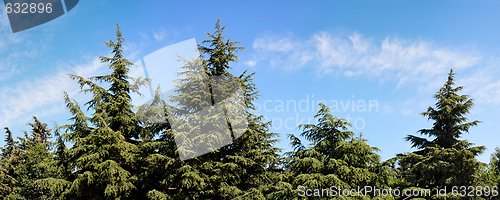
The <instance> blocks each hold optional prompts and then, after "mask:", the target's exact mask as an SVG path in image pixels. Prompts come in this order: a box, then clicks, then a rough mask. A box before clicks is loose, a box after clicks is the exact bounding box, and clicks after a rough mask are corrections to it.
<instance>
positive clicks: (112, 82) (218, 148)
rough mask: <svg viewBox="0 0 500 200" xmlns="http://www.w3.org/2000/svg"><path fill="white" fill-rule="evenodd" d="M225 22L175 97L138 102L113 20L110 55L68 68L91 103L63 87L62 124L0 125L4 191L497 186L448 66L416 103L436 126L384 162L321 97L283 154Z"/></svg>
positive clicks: (494, 162) (73, 195)
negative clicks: (423, 104)
mask: <svg viewBox="0 0 500 200" xmlns="http://www.w3.org/2000/svg"><path fill="white" fill-rule="evenodd" d="M224 31H225V27H224V26H222V25H221V24H220V20H217V22H216V24H215V31H214V32H213V33H208V34H207V36H208V39H207V40H204V41H203V44H201V45H199V49H200V51H201V53H202V55H201V56H200V57H198V58H196V59H194V60H186V61H185V65H184V67H183V71H182V72H181V73H180V74H179V77H180V78H179V79H178V80H177V81H176V95H174V96H170V97H169V100H170V101H171V102H173V103H171V104H170V103H167V102H166V101H165V100H164V99H162V98H161V94H160V92H159V91H160V90H159V89H158V90H157V91H156V93H155V96H154V98H153V99H152V100H151V101H150V102H149V103H147V104H144V105H142V106H139V107H137V108H134V107H133V106H132V104H131V98H130V93H131V92H134V91H135V90H137V87H138V86H139V85H140V83H142V82H143V80H134V79H132V78H131V77H129V75H128V71H129V68H130V66H131V65H132V63H131V62H130V61H129V60H127V59H126V58H125V57H124V52H123V43H124V41H125V40H124V38H123V36H122V33H121V31H120V29H119V28H118V27H117V28H116V40H114V41H108V42H106V45H107V47H109V48H110V49H111V56H110V57H101V61H102V62H103V63H105V64H106V65H107V66H108V67H109V69H110V70H111V72H110V73H109V74H106V75H102V76H95V77H90V78H85V77H80V76H77V75H70V76H71V78H73V79H74V80H75V81H76V82H78V84H79V85H80V87H81V89H82V92H83V93H85V94H90V96H91V100H90V101H88V102H86V103H85V104H84V106H85V108H86V109H82V108H81V107H80V105H79V104H78V102H76V101H75V100H73V99H71V98H70V97H69V95H68V94H64V99H65V102H66V107H67V108H68V111H69V113H70V114H71V118H70V119H69V120H70V123H69V124H67V125H63V126H59V127H55V128H54V130H51V129H49V128H48V126H47V124H45V123H43V122H41V121H40V120H39V119H38V118H36V117H34V122H33V123H30V124H29V125H30V127H31V130H30V131H29V132H26V133H25V134H24V136H23V137H21V138H19V139H14V135H13V133H12V132H11V131H10V130H9V129H8V128H5V144H4V147H3V148H1V154H0V197H1V198H3V199H151V200H166V199H328V198H329V197H324V198H322V197H318V198H315V197H311V198H309V197H300V196H298V194H299V192H300V188H301V187H303V188H307V189H325V188H326V189H328V188H330V187H331V186H336V187H338V188H340V189H354V188H357V187H364V186H371V187H376V188H379V189H384V188H389V187H391V188H398V189H403V188H413V189H421V190H422V189H424V188H432V187H443V186H448V187H449V186H453V185H480V186H490V187H493V186H500V149H497V150H496V152H495V153H494V154H493V155H492V158H491V162H490V164H489V165H486V164H484V163H481V162H478V161H477V160H476V156H477V155H479V154H480V153H482V152H483V151H484V147H482V146H474V145H473V144H471V143H469V142H468V141H466V140H462V139H461V138H460V137H461V135H462V134H463V133H468V132H469V129H470V128H471V127H473V126H476V125H477V124H478V123H479V122H478V121H468V120H467V118H466V117H465V115H466V114H467V113H468V112H469V111H470V109H471V108H472V106H473V103H472V100H471V99H470V98H469V97H468V96H467V95H460V94H458V93H459V92H461V91H462V89H463V88H462V87H455V86H454V73H453V71H450V74H449V77H448V81H447V82H446V83H445V85H444V86H443V87H442V88H441V89H440V90H439V91H438V92H437V93H436V95H435V98H436V100H437V103H436V104H435V106H434V107H429V108H428V110H427V111H426V112H424V113H422V114H423V115H424V116H426V117H428V119H429V120H432V121H433V122H434V123H433V126H432V127H431V128H429V129H421V130H420V131H419V133H420V134H422V135H424V136H425V137H418V136H413V135H410V136H408V137H407V138H406V140H407V141H410V142H411V144H412V146H413V147H415V148H417V149H418V150H417V151H415V152H411V153H406V154H400V155H398V156H397V157H395V158H392V159H389V160H387V161H385V162H382V161H381V160H380V156H379V155H378V154H377V151H378V148H376V147H372V146H370V145H369V144H368V141H367V140H366V139H364V138H362V137H361V136H356V135H355V133H354V132H352V131H350V126H351V125H350V123H349V122H348V121H346V120H345V119H341V118H338V117H335V116H333V115H332V114H331V113H330V110H329V108H328V107H327V106H326V105H324V104H320V105H319V110H318V112H317V114H316V115H314V118H315V119H316V120H317V122H316V123H313V124H302V125H299V129H301V130H302V132H301V133H300V136H295V135H293V134H290V135H289V139H290V140H291V145H292V147H293V151H291V152H288V153H286V154H285V155H284V156H280V155H279V152H280V149H279V148H277V147H276V146H275V142H276V139H275V138H276V136H277V134H276V133H273V132H271V131H270V128H271V127H270V126H271V122H268V121H265V120H264V116H262V115H258V114H255V112H256V106H255V105H254V102H255V101H256V100H257V99H258V97H259V94H258V90H257V88H256V86H255V84H254V81H253V78H254V76H255V74H254V73H248V72H247V71H244V72H243V73H241V74H239V75H233V74H232V73H231V71H230V70H231V69H232V66H233V64H234V63H235V62H237V61H238V56H237V53H238V52H239V51H240V50H242V49H243V48H242V47H240V46H238V45H239V43H238V42H236V41H232V40H229V39H227V38H226V37H225V35H224V34H225V33H224ZM174 105H175V106H174ZM134 111H136V112H134ZM301 140H304V142H303V141H301ZM426 198H428V197H426ZM432 198H433V199H436V198H437V197H436V196H434V197H432ZM440 198H441V197H440ZM333 199H392V198H390V197H376V196H373V195H372V196H359V197H356V198H352V197H343V196H339V197H335V198H333ZM442 199H458V198H457V197H453V196H448V197H442ZM478 199H480V198H478Z"/></svg>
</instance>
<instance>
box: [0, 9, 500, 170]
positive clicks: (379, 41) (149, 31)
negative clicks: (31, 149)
mask: <svg viewBox="0 0 500 200" xmlns="http://www.w3.org/2000/svg"><path fill="white" fill-rule="evenodd" d="M499 8H500V2H495V1H474V2H472V1H439V2H438V1H323V2H321V1H317V2H307V3H306V2H300V1H273V2H269V1H247V2H235V1H210V2H203V1H193V2H191V3H171V2H166V1H160V0H155V1H131V0H129V1H80V3H79V4H78V5H77V6H76V7H75V8H74V9H73V10H71V11H70V12H69V13H67V14H65V15H63V16H61V17H59V18H57V19H56V20H54V21H51V22H48V23H46V24H43V25H40V26H38V27H35V28H32V29H29V30H26V31H23V32H19V33H15V34H13V33H12V32H11V31H10V27H9V26H8V20H7V18H6V15H5V13H4V12H3V11H2V15H1V18H0V126H2V127H4V126H9V127H11V128H12V129H13V130H14V131H15V132H16V133H17V134H18V135H19V136H21V131H22V130H26V129H27V126H26V123H28V122H30V121H31V120H30V116H32V115H37V116H39V117H40V118H41V120H43V121H45V122H47V123H49V124H51V125H53V124H54V123H58V124H62V123H64V122H65V119H66V118H67V117H68V115H67V111H65V109H64V105H63V103H62V91H65V90H66V91H68V90H69V92H70V93H72V94H74V95H75V98H77V99H79V100H82V101H84V100H85V98H86V97H84V96H78V94H77V93H76V89H77V88H76V87H75V86H74V84H72V83H71V81H69V80H67V78H66V76H65V74H67V73H78V74H82V75H91V74H94V73H96V71H98V70H99V69H98V67H99V63H98V61H97V60H96V58H97V57H98V56H101V55H107V54H108V53H109V50H108V49H107V48H106V47H105V46H104V44H103V42H104V41H106V40H109V39H112V38H113V36H114V27H115V25H116V24H119V25H120V27H121V28H122V31H123V33H124V35H125V37H126V39H127V43H126V48H125V50H126V53H127V56H128V57H129V58H130V60H137V59H138V58H140V57H142V56H145V55H146V54H148V53H150V52H152V51H154V50H156V49H159V48H162V47H164V46H167V45H170V44H174V43H177V42H180V41H184V40H186V39H190V38H195V39H196V40H197V41H201V40H203V39H205V38H206V37H205V32H207V31H212V30H213V24H214V22H215V20H216V19H217V17H220V18H221V19H222V22H223V24H225V25H227V32H226V33H227V36H228V37H230V38H232V39H233V40H238V41H240V42H241V45H242V46H244V47H245V48H246V49H245V50H244V51H242V52H241V53H240V54H239V56H240V61H239V62H238V63H237V64H235V65H234V67H233V72H234V73H240V72H242V71H243V70H245V69H249V70H250V71H253V72H256V77H255V81H256V84H257V86H258V88H259V90H260V94H261V98H260V99H259V101H258V102H257V104H258V105H259V107H260V110H259V113H261V114H264V115H265V116H266V118H267V119H268V120H273V124H274V126H273V128H272V130H273V131H276V132H278V133H279V134H280V138H279V139H280V142H279V143H278V146H279V147H282V148H283V149H284V150H285V151H286V150H289V148H290V147H289V146H288V139H287V138H286V137H285V134H288V133H294V134H297V133H300V131H299V130H298V129H296V126H297V122H298V123H301V122H308V121H309V120H311V117H312V115H313V114H314V113H315V112H316V104H317V102H318V101H326V103H327V105H330V106H332V110H333V113H334V115H336V116H339V117H345V118H349V119H350V120H351V122H352V123H353V130H354V131H355V132H356V133H361V132H362V133H363V137H364V138H366V139H368V141H369V143H370V144H371V145H373V146H377V147H379V148H380V149H381V152H380V154H381V156H382V158H383V159H387V158H390V157H392V156H394V155H395V154H396V153H400V152H407V151H411V148H410V144H409V143H408V142H405V141H404V140H403V137H405V136H406V135H407V134H416V132H417V131H418V130H419V129H421V128H428V127H430V126H431V122H429V121H427V119H426V118H425V117H422V116H420V115H419V113H420V112H422V111H425V110H426V108H427V107H428V106H430V105H432V104H433V103H434V100H433V99H432V96H433V94H434V93H435V91H436V90H437V89H438V88H439V87H440V86H441V85H442V84H443V83H444V81H445V80H446V73H447V72H448V70H449V69H450V68H451V67H454V68H456V72H457V79H456V80H457V83H459V84H461V85H463V86H464V87H465V93H466V94H468V95H470V96H471V97H472V98H474V99H475V102H476V106H475V107H474V109H473V110H472V111H471V114H470V115H469V117H470V119H478V120H481V121H482V123H481V124H480V125H479V126H478V127H476V128H473V129H471V133H470V134H466V135H464V138H466V139H468V140H470V141H472V142H473V143H476V144H478V145H485V146H486V147H487V148H488V150H487V151H486V152H485V153H484V154H483V155H481V156H480V157H479V158H480V159H481V160H482V161H485V162H487V161H488V160H489V156H490V154H491V152H492V151H493V149H494V148H495V147H496V146H500V143H499V142H498V141H499V139H500V136H499V134H500V126H499V124H500V118H499V117H498V114H497V113H499V111H500V109H499V105H500V80H499V79H498V78H497V77H500V70H499V68H498V67H499V65H500V59H499V55H500V46H499V45H498V44H500V37H498V36H499V35H500V27H499V26H498V23H497V21H498V19H500V12H498V9H499ZM87 98H88V97H87ZM301 102H302V104H301ZM283 105H284V106H283ZM295 105H297V106H295ZM300 105H302V107H301V106H300ZM370 105H371V107H370Z"/></svg>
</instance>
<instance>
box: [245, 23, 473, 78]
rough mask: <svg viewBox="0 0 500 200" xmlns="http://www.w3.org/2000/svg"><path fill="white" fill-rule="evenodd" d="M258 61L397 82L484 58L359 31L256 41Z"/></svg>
mask: <svg viewBox="0 0 500 200" xmlns="http://www.w3.org/2000/svg"><path fill="white" fill-rule="evenodd" d="M253 48H254V49H255V50H256V51H257V54H258V55H257V56H255V57H256V58H258V59H256V60H255V62H269V63H270V64H271V65H272V66H282V67H284V68H285V69H287V70H290V69H296V68H301V67H305V66H308V67H309V66H313V67H314V69H315V70H316V71H318V72H319V73H321V74H328V73H335V74H343V75H345V76H371V77H374V76H376V77H382V78H384V77H390V79H392V80H397V81H398V83H399V84H404V83H407V82H409V81H424V82H427V81H428V80H432V79H434V78H435V77H436V76H440V75H442V74H445V73H446V72H447V71H448V70H449V69H450V68H455V69H464V68H468V67H472V66H475V65H476V64H477V63H478V62H479V61H480V60H481V56H479V55H478V54H477V53H475V52H471V51H465V50H463V51H460V50H456V49H449V48H445V47H440V46H437V45H434V44H432V43H429V42H425V41H421V40H417V41H411V40H405V39H400V38H393V37H387V38H384V39H383V40H381V41H375V40H374V39H372V38H368V37H364V36H362V35H361V34H358V33H351V34H331V33H328V32H318V33H316V34H314V35H312V36H311V37H310V38H308V39H304V40H300V39H296V38H294V37H293V35H291V34H288V35H284V36H263V37H259V38H256V39H255V40H254V43H253Z"/></svg>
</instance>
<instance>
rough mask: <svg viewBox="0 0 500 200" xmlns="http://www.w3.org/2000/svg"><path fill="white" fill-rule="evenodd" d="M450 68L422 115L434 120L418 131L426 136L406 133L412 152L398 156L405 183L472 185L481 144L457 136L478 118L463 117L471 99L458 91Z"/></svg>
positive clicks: (433, 185) (481, 149)
mask: <svg viewBox="0 0 500 200" xmlns="http://www.w3.org/2000/svg"><path fill="white" fill-rule="evenodd" d="M454 78H455V73H454V72H453V69H452V70H450V72H449V74H448V80H447V81H446V83H445V84H444V86H443V87H442V88H441V89H439V91H438V92H437V93H436V94H435V95H434V98H435V99H436V100H437V102H436V104H435V107H429V108H428V109H427V111H426V112H423V113H422V115H423V116H426V117H428V119H429V120H432V121H434V123H433V126H432V128H429V129H421V130H419V133H420V134H422V135H425V136H428V137H430V138H431V139H432V140H428V139H427V138H423V137H418V136H413V135H409V136H408V137H406V140H407V141H410V142H411V144H412V146H413V147H415V148H418V149H419V150H417V151H416V152H413V153H409V154H403V155H400V156H399V157H400V158H401V160H400V166H401V170H402V173H403V177H404V179H405V180H406V181H407V183H408V185H409V186H414V187H421V188H442V187H447V189H448V190H450V189H451V187H452V186H458V185H473V184H474V183H475V180H474V178H475V176H476V173H477V172H478V171H479V168H480V163H479V162H478V161H477V160H476V159H475V156H477V155H479V154H480V153H482V152H483V151H484V149H485V148H484V147H483V146H473V145H472V144H471V143H469V142H468V141H466V140H461V139H460V137H461V135H462V134H464V133H468V132H469V129H470V128H471V127H474V126H476V125H477V124H478V123H479V121H468V119H467V117H466V116H465V115H466V114H467V113H469V111H470V109H471V108H472V106H473V101H472V99H470V98H469V96H467V95H461V94H459V92H461V91H462V90H463V87H461V86H458V87H456V86H455V81H454Z"/></svg>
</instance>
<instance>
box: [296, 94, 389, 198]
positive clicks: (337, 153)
mask: <svg viewBox="0 0 500 200" xmlns="http://www.w3.org/2000/svg"><path fill="white" fill-rule="evenodd" d="M319 108H320V109H319V111H318V113H317V114H316V115H315V116H314V117H315V118H316V120H317V121H318V123H317V124H303V125H300V126H299V127H300V128H302V130H303V132H302V133H301V134H300V136H302V137H304V138H305V139H306V140H307V141H308V142H309V143H310V145H309V146H308V147H306V146H304V145H303V144H302V142H301V141H300V139H299V138H298V137H296V136H294V135H289V138H290V139H291V141H292V142H291V143H292V145H293V147H294V151H293V152H290V153H289V156H290V157H289V162H288V163H287V165H286V169H287V170H290V171H291V172H292V177H293V178H292V185H293V186H294V187H293V188H298V187H299V186H301V187H305V188H308V189H323V188H330V187H331V186H336V187H338V188H341V189H351V188H357V187H358V186H359V187H364V186H376V187H378V188H387V187H389V186H390V184H391V183H392V179H393V178H394V177H393V176H394V173H392V172H391V170H392V169H391V168H390V167H386V166H384V165H383V164H382V163H381V162H380V157H379V156H378V155H377V154H376V153H375V152H376V151H377V150H378V149H377V148H375V147H371V146H369V145H368V144H367V141H366V140H365V139H362V138H358V137H355V135H354V133H353V132H351V131H349V130H348V129H349V127H350V124H349V122H347V121H346V120H344V119H341V118H337V117H334V116H333V115H332V114H331V113H330V110H329V108H328V107H327V106H326V105H324V104H319Z"/></svg>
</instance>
